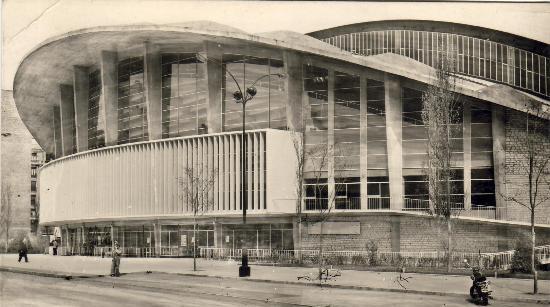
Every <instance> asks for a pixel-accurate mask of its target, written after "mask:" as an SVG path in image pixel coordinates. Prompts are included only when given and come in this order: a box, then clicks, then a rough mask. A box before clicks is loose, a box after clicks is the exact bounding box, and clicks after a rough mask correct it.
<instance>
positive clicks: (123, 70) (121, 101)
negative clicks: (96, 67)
mask: <svg viewBox="0 0 550 307" xmlns="http://www.w3.org/2000/svg"><path fill="white" fill-rule="evenodd" d="M144 90H145V83H144V78H143V57H134V58H129V59H126V60H124V61H121V62H120V63H119V65H118V143H119V144H124V143H131V142H140V141H145V140H147V139H148V135H149V134H148V124H147V105H146V103H145V94H144Z"/></svg>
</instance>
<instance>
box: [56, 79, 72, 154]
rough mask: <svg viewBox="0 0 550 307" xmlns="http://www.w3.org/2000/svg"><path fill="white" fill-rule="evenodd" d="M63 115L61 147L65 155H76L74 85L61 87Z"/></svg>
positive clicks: (61, 112)
mask: <svg viewBox="0 0 550 307" xmlns="http://www.w3.org/2000/svg"><path fill="white" fill-rule="evenodd" d="M59 96H60V104H59V105H60V114H61V116H60V117H61V144H62V145H61V146H62V148H63V155H65V156H66V155H70V154H73V153H74V150H73V149H74V146H75V143H74V139H75V120H74V113H75V112H74V90H73V87H72V85H66V84H61V85H60V86H59Z"/></svg>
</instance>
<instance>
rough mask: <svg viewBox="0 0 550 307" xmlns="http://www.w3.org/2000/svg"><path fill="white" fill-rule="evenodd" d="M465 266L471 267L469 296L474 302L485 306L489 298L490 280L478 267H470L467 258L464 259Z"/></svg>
mask: <svg viewBox="0 0 550 307" xmlns="http://www.w3.org/2000/svg"><path fill="white" fill-rule="evenodd" d="M464 263H465V264H466V266H467V267H469V268H471V269H472V276H470V279H472V286H471V287H470V297H471V298H472V299H473V300H474V302H475V303H476V304H481V305H483V306H486V305H488V304H489V298H491V293H492V291H491V287H490V282H489V281H488V280H487V278H486V277H485V276H483V274H482V273H481V272H480V270H479V268H478V267H472V266H470V265H469V264H468V261H467V260H464Z"/></svg>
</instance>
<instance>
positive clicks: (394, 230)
mask: <svg viewBox="0 0 550 307" xmlns="http://www.w3.org/2000/svg"><path fill="white" fill-rule="evenodd" d="M390 223H391V231H390V233H391V238H390V240H391V251H392V252H400V251H401V220H400V218H399V216H392V217H391V222H390Z"/></svg>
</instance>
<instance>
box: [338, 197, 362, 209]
mask: <svg viewBox="0 0 550 307" xmlns="http://www.w3.org/2000/svg"><path fill="white" fill-rule="evenodd" d="M334 208H335V209H338V210H360V209H361V198H360V197H349V198H336V199H335V204H334Z"/></svg>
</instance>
